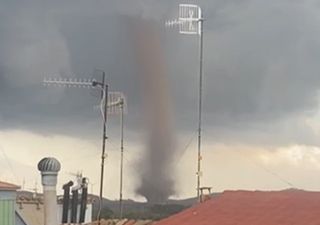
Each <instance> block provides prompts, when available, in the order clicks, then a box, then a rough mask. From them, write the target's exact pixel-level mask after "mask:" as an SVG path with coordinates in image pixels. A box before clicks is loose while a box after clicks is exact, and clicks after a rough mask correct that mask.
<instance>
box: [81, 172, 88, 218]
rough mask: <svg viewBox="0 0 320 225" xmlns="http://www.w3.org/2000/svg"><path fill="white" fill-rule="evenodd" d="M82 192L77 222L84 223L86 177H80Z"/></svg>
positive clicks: (86, 198)
mask: <svg viewBox="0 0 320 225" xmlns="http://www.w3.org/2000/svg"><path fill="white" fill-rule="evenodd" d="M81 186H82V194H81V207H80V219H79V223H84V221H85V217H86V210H87V200H88V183H87V179H86V178H82V185H81Z"/></svg>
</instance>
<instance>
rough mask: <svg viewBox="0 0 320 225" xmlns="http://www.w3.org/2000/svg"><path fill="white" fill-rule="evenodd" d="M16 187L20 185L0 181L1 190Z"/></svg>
mask: <svg viewBox="0 0 320 225" xmlns="http://www.w3.org/2000/svg"><path fill="white" fill-rule="evenodd" d="M17 189H20V187H19V186H17V185H14V184H10V183H7V182H3V181H0V190H2V191H7V190H9V191H11V190H17Z"/></svg>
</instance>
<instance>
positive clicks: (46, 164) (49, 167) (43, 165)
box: [38, 157, 61, 172]
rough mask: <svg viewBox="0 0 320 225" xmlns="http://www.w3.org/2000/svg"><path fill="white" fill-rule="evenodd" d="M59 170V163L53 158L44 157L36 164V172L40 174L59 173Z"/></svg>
mask: <svg viewBox="0 0 320 225" xmlns="http://www.w3.org/2000/svg"><path fill="white" fill-rule="evenodd" d="M60 169H61V164H60V162H59V161H58V160H57V159H56V158H53V157H46V158H43V159H41V161H40V162H39V163H38V170H40V171H41V172H59V171H60Z"/></svg>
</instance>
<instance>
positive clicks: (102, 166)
mask: <svg viewBox="0 0 320 225" xmlns="http://www.w3.org/2000/svg"><path fill="white" fill-rule="evenodd" d="M102 84H103V87H102V96H103V98H104V106H103V134H102V154H101V172H100V194H99V211H98V215H97V220H98V225H100V220H101V210H102V203H103V202H102V201H103V177H104V161H105V158H106V156H105V152H106V139H107V136H106V133H107V110H108V85H107V84H106V78H105V72H103V76H102Z"/></svg>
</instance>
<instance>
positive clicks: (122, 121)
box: [119, 99, 124, 219]
mask: <svg viewBox="0 0 320 225" xmlns="http://www.w3.org/2000/svg"><path fill="white" fill-rule="evenodd" d="M120 109H121V118H120V122H121V140H120V142H121V143H120V145H121V147H120V148H121V159H120V200H119V207H120V219H122V213H123V200H122V189H123V149H124V148H123V123H124V118H123V114H124V112H123V111H124V100H123V99H121V105H120Z"/></svg>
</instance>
